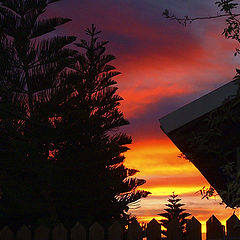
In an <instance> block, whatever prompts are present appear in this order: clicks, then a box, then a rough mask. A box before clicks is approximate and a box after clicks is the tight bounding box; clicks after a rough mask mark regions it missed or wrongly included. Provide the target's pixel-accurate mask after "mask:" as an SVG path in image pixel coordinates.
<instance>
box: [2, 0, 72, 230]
mask: <svg viewBox="0 0 240 240" xmlns="http://www.w3.org/2000/svg"><path fill="white" fill-rule="evenodd" d="M54 2H57V1H56V0H17V1H16V0H1V1H0V31H1V34H0V35H1V38H0V135H1V139H0V144H1V146H0V151H1V155H0V184H1V200H0V212H1V214H0V222H1V223H2V224H9V225H14V226H17V225H19V224H22V223H26V224H29V223H32V222H36V220H37V219H38V218H40V217H46V216H51V218H56V209H55V207H54V206H53V204H52V201H51V196H50V192H51V191H50V186H49V183H50V181H49V176H51V168H52V167H53V162H51V161H50V158H49V151H50V150H51V149H52V143H51V140H50V139H51V137H52V132H53V130H54V127H53V124H52V123H51V121H50V119H51V117H54V115H53V113H52V112H51V108H50V106H51V105H52V104H53V103H54V104H55V105H56V104H57V102H56V101H53V100H52V96H54V95H56V93H57V92H59V91H60V89H61V88H62V87H61V86H60V85H59V84H58V79H59V77H60V74H62V73H63V72H64V71H65V69H66V68H67V67H69V66H71V65H72V64H74V61H75V60H74V58H73V57H74V55H75V54H76V51H73V50H71V49H68V48H65V46H66V45H68V44H70V43H72V42H73V41H75V39H76V38H75V37H71V36H62V37H52V38H50V37H48V39H46V40H44V39H43V36H44V35H45V34H47V33H50V32H52V31H53V30H55V28H56V27H58V26H60V25H62V24H65V23H67V22H69V21H70V19H66V18H49V19H43V18H42V16H41V15H42V14H43V13H44V12H45V11H46V8H47V6H48V5H49V4H51V3H54ZM55 100H56V99H55ZM50 103H51V104H50Z"/></svg>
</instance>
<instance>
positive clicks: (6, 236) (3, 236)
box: [0, 226, 14, 240]
mask: <svg viewBox="0 0 240 240" xmlns="http://www.w3.org/2000/svg"><path fill="white" fill-rule="evenodd" d="M0 240H14V233H13V231H12V230H11V229H10V228H9V227H8V226H5V227H4V228H3V229H2V230H1V232H0Z"/></svg>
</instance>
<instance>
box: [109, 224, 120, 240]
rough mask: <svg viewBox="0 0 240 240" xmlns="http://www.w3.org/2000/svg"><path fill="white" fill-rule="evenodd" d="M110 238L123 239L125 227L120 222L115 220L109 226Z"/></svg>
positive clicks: (113, 239) (112, 239)
mask: <svg viewBox="0 0 240 240" xmlns="http://www.w3.org/2000/svg"><path fill="white" fill-rule="evenodd" d="M108 240H123V227H122V226H121V224H120V223H119V222H117V221H116V222H114V223H113V224H112V225H111V226H110V227H109V228H108Z"/></svg>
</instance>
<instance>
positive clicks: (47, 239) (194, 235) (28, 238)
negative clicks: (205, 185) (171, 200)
mask: <svg viewBox="0 0 240 240" xmlns="http://www.w3.org/2000/svg"><path fill="white" fill-rule="evenodd" d="M206 227H207V235H206V237H207V240H240V220H239V219H238V217H237V216H236V215H234V214H233V215H232V216H231V217H230V218H229V219H228V220H227V222H226V228H227V234H225V229H224V226H223V225H222V224H221V222H220V221H219V220H218V219H217V218H216V217H215V216H214V215H213V216H211V217H210V218H209V220H208V221H207V222H206ZM142 239H147V240H161V239H166V240H182V233H181V229H180V226H179V224H178V222H177V220H176V219H174V220H173V221H172V222H171V223H170V224H169V226H168V229H167V238H164V237H163V236H161V225H160V224H159V222H158V221H157V220H155V219H152V220H151V221H150V222H149V223H148V224H147V225H142V226H141V225H140V224H139V223H138V222H137V220H134V221H132V222H131V223H130V224H129V225H128V226H127V228H123V227H122V226H121V225H120V224H119V223H118V222H115V223H113V224H112V225H111V226H110V227H109V228H108V229H104V228H103V227H102V226H101V225H100V224H99V223H97V222H96V223H94V224H93V225H92V226H91V227H90V228H88V229H85V228H84V227H83V226H82V225H81V224H80V223H77V224H76V225H75V226H74V227H73V228H72V229H70V230H68V229H66V228H65V227H64V226H63V224H58V225H57V226H55V227H54V228H53V229H49V228H48V227H46V226H45V225H40V226H39V227H38V228H36V229H35V230H34V231H31V230H30V229H29V228H28V227H27V226H26V225H23V226H22V227H21V228H19V229H18V231H17V232H13V231H12V230H11V229H10V228H9V227H8V226H5V227H4V228H3V229H1V231H0V240H142ZM201 239H202V232H201V223H200V222H199V221H198V220H197V219H196V218H195V217H192V219H190V220H189V222H188V223H187V231H186V240H201Z"/></svg>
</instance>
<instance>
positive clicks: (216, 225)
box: [206, 215, 225, 240]
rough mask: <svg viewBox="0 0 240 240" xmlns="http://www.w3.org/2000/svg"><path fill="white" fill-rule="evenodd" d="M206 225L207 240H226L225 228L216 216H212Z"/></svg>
mask: <svg viewBox="0 0 240 240" xmlns="http://www.w3.org/2000/svg"><path fill="white" fill-rule="evenodd" d="M206 225H207V240H213V239H214V240H222V239H225V233H224V226H223V225H222V224H221V222H220V221H219V220H218V219H217V218H216V217H215V216H214V215H212V216H211V217H210V218H209V219H208V220H207V223H206Z"/></svg>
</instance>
